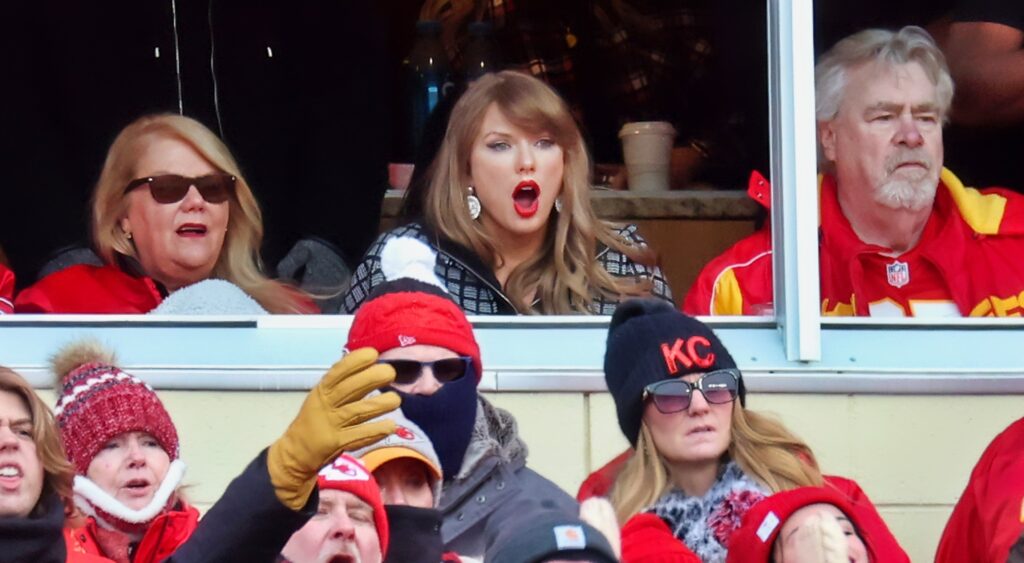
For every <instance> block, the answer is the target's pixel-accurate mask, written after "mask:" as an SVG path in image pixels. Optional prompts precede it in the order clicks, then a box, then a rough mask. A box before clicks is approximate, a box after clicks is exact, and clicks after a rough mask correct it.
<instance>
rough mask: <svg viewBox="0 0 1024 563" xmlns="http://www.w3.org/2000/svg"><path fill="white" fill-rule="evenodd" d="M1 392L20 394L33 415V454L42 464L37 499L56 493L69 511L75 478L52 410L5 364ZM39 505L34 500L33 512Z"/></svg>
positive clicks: (0, 383)
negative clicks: (41, 489)
mask: <svg viewBox="0 0 1024 563" xmlns="http://www.w3.org/2000/svg"><path fill="white" fill-rule="evenodd" d="M0 391H6V392H8V393H11V394H14V395H17V396H18V397H20V398H21V400H22V402H24V403H25V407H26V408H27V409H28V412H29V416H31V417H32V441H33V442H35V444H36V454H37V455H38V456H39V461H40V462H41V463H42V464H43V472H44V474H45V480H44V482H43V494H42V495H40V499H41V498H43V497H45V496H46V495H47V494H56V495H57V496H58V497H59V498H60V499H61V500H62V501H63V502H64V507H65V512H66V513H67V514H71V512H72V510H73V506H74V501H73V497H72V494H71V487H72V483H73V481H74V478H75V468H74V467H73V466H72V465H71V462H69V461H68V458H67V456H66V455H65V454H64V444H63V443H62V442H61V438H60V430H59V429H58V428H57V422H56V421H55V420H54V418H53V413H52V412H51V411H50V408H49V407H47V406H46V403H44V402H43V401H42V399H40V398H39V395H36V393H35V391H33V390H32V386H31V385H29V383H28V381H25V378H24V377H22V376H21V375H19V374H18V372H16V371H14V370H12V369H10V368H7V367H4V366H0ZM39 506H40V505H39V499H37V500H36V506H35V508H33V512H35V511H36V510H38V509H39Z"/></svg>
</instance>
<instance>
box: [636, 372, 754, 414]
mask: <svg viewBox="0 0 1024 563" xmlns="http://www.w3.org/2000/svg"><path fill="white" fill-rule="evenodd" d="M739 378H740V374H739V371H737V370H735V369H720V370H716V371H709V372H708V373H705V374H704V375H702V376H701V377H700V379H698V380H697V381H695V382H693V383H690V382H689V381H684V380H682V379H665V380H662V381H659V382H657V383H651V384H650V385H648V386H647V387H644V397H643V398H644V400H647V399H648V398H650V399H651V400H652V401H654V408H656V409H658V412H660V413H662V414H672V413H674V412H681V411H685V410H686V409H688V408H690V402H691V399H692V398H693V392H694V390H697V391H700V392H701V393H702V394H703V395H704V400H706V401H707V402H709V403H711V404H713V405H722V404H725V403H731V402H733V401H735V400H736V395H738V394H739V388H740V379H739Z"/></svg>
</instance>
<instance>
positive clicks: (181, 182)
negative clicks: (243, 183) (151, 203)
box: [124, 173, 236, 203]
mask: <svg viewBox="0 0 1024 563" xmlns="http://www.w3.org/2000/svg"><path fill="white" fill-rule="evenodd" d="M235 180H236V178H235V177H234V176H232V175H231V174H223V173H217V174H207V175H206V176H199V177H197V178H189V177H187V176H179V175H178V174H164V175H162V176H147V177H145V178H137V179H135V180H132V181H131V182H128V186H127V187H125V189H124V193H128V192H130V191H132V190H134V189H135V188H137V187H139V186H143V185H149V194H150V195H152V196H153V199H154V200H156V202H157V203H178V202H179V201H181V200H183V199H185V194H187V193H188V189H189V188H190V187H192V186H195V187H196V189H197V190H199V195H201V196H202V197H203V199H205V200H206V202H207V203H223V202H225V201H227V200H228V198H229V197H231V193H232V192H233V191H234V190H235Z"/></svg>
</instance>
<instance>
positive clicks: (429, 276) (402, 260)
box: [380, 237, 444, 289]
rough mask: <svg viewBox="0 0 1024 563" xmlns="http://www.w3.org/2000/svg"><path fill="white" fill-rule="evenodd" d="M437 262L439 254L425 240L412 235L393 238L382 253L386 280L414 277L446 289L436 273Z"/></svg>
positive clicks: (381, 266)
mask: <svg viewBox="0 0 1024 563" xmlns="http://www.w3.org/2000/svg"><path fill="white" fill-rule="evenodd" d="M436 262H437V254H436V253H435V252H434V251H433V250H431V249H430V247H429V246H427V245H426V244H425V243H424V242H423V241H421V240H417V239H414V238H412V237H398V238H393V239H391V240H389V241H388V242H387V244H385V245H384V249H383V250H381V253H380V270H381V272H382V273H383V274H384V278H385V279H386V280H388V281H394V280H397V279H400V278H412V279H415V280H418V281H421V282H423V283H426V284H430V285H433V286H436V287H439V288H441V289H444V285H442V284H441V280H439V279H438V278H437V274H435V273H434V264H435V263H436Z"/></svg>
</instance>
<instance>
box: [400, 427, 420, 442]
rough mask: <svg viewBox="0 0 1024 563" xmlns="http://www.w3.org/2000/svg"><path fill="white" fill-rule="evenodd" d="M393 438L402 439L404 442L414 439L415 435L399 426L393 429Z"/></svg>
mask: <svg viewBox="0 0 1024 563" xmlns="http://www.w3.org/2000/svg"><path fill="white" fill-rule="evenodd" d="M395 436H398V437H399V438H404V439H406V440H415V439H416V434H415V433H413V431H412V430H409V429H408V428H406V427H404V426H399V427H398V428H396V429H395Z"/></svg>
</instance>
